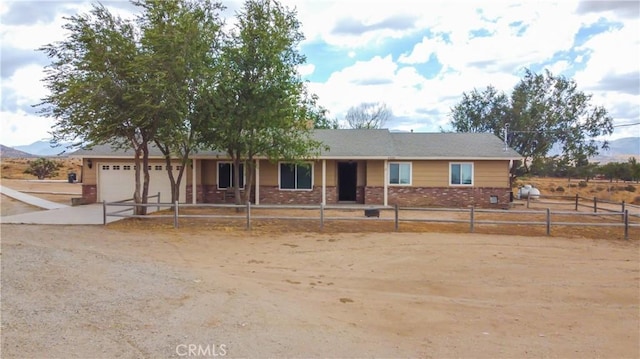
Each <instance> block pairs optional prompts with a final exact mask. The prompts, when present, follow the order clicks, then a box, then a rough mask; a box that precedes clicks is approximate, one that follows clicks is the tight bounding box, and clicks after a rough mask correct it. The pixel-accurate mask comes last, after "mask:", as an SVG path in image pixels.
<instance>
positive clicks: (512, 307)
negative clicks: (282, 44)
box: [0, 179, 640, 358]
mask: <svg viewBox="0 0 640 359" xmlns="http://www.w3.org/2000/svg"><path fill="white" fill-rule="evenodd" d="M36 184H37V185H34V184H33V182H31V181H13V180H8V179H3V180H2V185H3V186H7V187H10V188H13V189H17V190H23V191H31V192H32V194H34V195H37V196H43V197H44V198H47V199H50V200H59V201H61V202H62V203H65V202H68V201H70V197H73V196H75V194H69V193H73V192H74V191H78V189H79V188H80V185H79V184H67V183H60V182H58V183H49V184H47V183H40V182H36ZM39 192H47V193H39ZM53 192H55V193H59V194H51V193H53ZM1 207H2V215H3V216H5V215H9V214H15V213H23V212H28V211H33V210H38V209H37V208H33V207H30V206H27V205H24V204H21V203H19V202H17V201H14V200H11V199H9V198H7V197H4V196H3V197H2V203H1ZM256 214H259V212H256ZM169 222H170V221H169ZM370 223H372V222H369V223H367V225H366V228H365V226H364V225H362V224H357V223H356V222H347V223H346V224H341V225H339V224H338V222H336V224H333V225H328V226H327V228H326V233H317V223H316V222H315V221H314V222H313V223H312V224H311V226H312V227H313V231H310V230H309V228H311V227H309V225H307V224H305V222H304V221H297V222H294V223H291V222H287V223H286V225H285V224H284V223H282V222H277V221H271V222H266V223H257V224H256V228H255V229H254V231H253V232H246V231H244V230H242V221H240V222H238V223H236V222H233V225H226V224H213V223H208V222H207V221H202V220H192V221H190V220H184V221H182V228H180V229H177V230H176V229H173V228H172V226H171V223H168V222H167V223H165V222H164V221H162V220H160V221H159V220H152V221H137V220H128V221H123V222H117V223H113V224H111V225H109V226H107V227H103V226H28V225H2V226H0V231H1V233H0V235H1V241H2V242H1V244H2V246H1V249H2V255H1V257H0V258H2V261H1V265H2V281H1V284H2V287H1V293H2V313H1V314H2V326H1V329H2V357H3V358H161V357H175V358H178V357H185V356H191V357H193V356H198V355H195V354H200V355H199V357H214V356H215V357H223V356H226V357H233V358H235V357H253V358H262V357H426V358H442V357H474V358H514V357H563V358H583V357H611V358H613V357H616V358H638V357H640V347H639V340H640V333H639V331H640V241H639V240H637V239H638V238H637V234H638V232H637V229H634V232H633V237H632V238H633V240H631V241H623V240H617V239H616V238H620V234H619V232H620V229H619V228H613V229H611V232H610V233H609V232H601V229H597V232H596V229H589V231H587V232H575V231H574V232H569V231H560V230H558V231H555V232H554V236H553V237H543V236H540V237H538V236H535V234H536V233H537V234H543V232H544V231H543V229H540V230H539V231H533V232H531V231H529V232H528V233H529V236H527V237H525V236H519V235H516V234H521V233H524V232H523V230H524V229H523V228H519V227H514V226H511V227H508V229H505V230H502V229H499V228H491V227H489V226H480V227H479V228H478V229H477V232H483V231H490V233H491V234H487V233H484V234H482V233H479V234H468V233H465V232H467V231H468V228H467V226H464V225H462V226H456V227H452V226H447V225H445V224H432V225H430V226H429V227H424V228H423V227H420V228H418V227H416V226H417V225H416V226H413V227H412V225H410V224H403V225H402V228H403V229H404V230H405V231H406V232H407V233H393V232H392V227H393V224H392V223H390V222H381V224H380V228H378V229H376V227H375V226H373V225H371V224H370ZM458 227H459V228H458ZM364 230H367V232H368V233H363V232H362V231H364ZM377 230H379V231H378V232H376V231H377ZM607 230H608V229H607ZM409 231H413V232H412V233H408V232H409ZM503 231H504V232H503ZM347 232H353V233H347ZM444 232H462V233H444ZM497 233H503V234H497ZM559 235H567V236H568V235H571V236H573V238H562V237H558V236H559ZM189 350H192V351H191V352H189ZM189 354H192V355H189ZM214 354H215V355H214Z"/></svg>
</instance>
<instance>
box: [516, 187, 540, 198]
mask: <svg viewBox="0 0 640 359" xmlns="http://www.w3.org/2000/svg"><path fill="white" fill-rule="evenodd" d="M518 197H519V198H522V199H524V198H529V197H531V199H538V198H540V190H539V189H537V188H535V187H533V186H532V185H530V184H527V185H524V187H520V190H519V191H518Z"/></svg>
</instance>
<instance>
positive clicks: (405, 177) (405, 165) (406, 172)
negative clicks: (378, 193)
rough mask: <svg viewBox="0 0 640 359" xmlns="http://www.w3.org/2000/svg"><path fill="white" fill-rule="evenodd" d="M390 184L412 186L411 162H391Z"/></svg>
mask: <svg viewBox="0 0 640 359" xmlns="http://www.w3.org/2000/svg"><path fill="white" fill-rule="evenodd" d="M389 184H392V185H406V186H410V185H411V162H390V163H389Z"/></svg>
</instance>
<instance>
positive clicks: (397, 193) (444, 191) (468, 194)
mask: <svg viewBox="0 0 640 359" xmlns="http://www.w3.org/2000/svg"><path fill="white" fill-rule="evenodd" d="M510 193H511V189H509V188H497V187H394V186H390V187H388V198H387V203H388V204H389V205H394V204H398V205H399V206H405V207H449V208H460V207H468V206H476V207H481V208H507V207H508V206H509V201H510ZM491 196H496V197H497V203H491ZM383 203H384V188H383V187H367V188H366V189H365V204H383Z"/></svg>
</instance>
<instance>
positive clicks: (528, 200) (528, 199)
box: [527, 195, 531, 208]
mask: <svg viewBox="0 0 640 359" xmlns="http://www.w3.org/2000/svg"><path fill="white" fill-rule="evenodd" d="M529 198H531V196H529V195H527V208H529Z"/></svg>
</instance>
